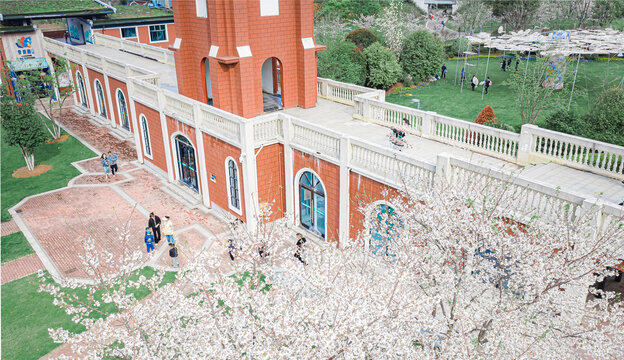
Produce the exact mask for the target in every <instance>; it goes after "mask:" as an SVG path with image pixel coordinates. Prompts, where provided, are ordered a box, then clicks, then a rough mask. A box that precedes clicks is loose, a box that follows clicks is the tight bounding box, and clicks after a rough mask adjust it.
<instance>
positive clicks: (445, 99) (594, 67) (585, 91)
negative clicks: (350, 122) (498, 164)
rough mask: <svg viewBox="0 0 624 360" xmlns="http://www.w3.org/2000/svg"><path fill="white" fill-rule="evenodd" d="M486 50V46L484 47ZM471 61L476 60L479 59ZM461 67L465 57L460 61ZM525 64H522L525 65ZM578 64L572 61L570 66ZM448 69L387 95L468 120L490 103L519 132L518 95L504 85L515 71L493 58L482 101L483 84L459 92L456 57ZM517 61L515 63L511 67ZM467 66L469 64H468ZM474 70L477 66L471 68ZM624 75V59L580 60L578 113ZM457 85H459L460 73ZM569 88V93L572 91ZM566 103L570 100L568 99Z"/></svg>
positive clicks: (539, 122) (540, 119)
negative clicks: (437, 77) (428, 80)
mask: <svg viewBox="0 0 624 360" xmlns="http://www.w3.org/2000/svg"><path fill="white" fill-rule="evenodd" d="M482 50H483V49H482ZM486 61H487V59H483V58H480V59H479V65H478V72H477V78H478V79H479V81H483V80H484V74H485V65H486ZM469 62H473V63H476V59H474V60H470V61H469ZM459 64H460V70H461V66H462V65H463V60H460V62H459ZM522 65H523V63H522V62H521V63H520V67H522ZM572 65H573V66H576V62H575V63H574V64H569V65H568V66H572ZM446 66H447V68H448V70H447V75H446V79H445V80H444V79H443V80H440V81H436V82H433V83H430V84H429V85H426V86H422V87H418V88H415V89H410V90H406V91H403V92H401V93H398V94H392V95H389V96H387V97H386V100H387V101H388V102H391V103H395V104H400V105H405V106H410V107H416V105H415V104H414V103H412V102H411V99H412V98H416V99H420V108H421V110H427V111H435V112H437V113H439V114H442V115H447V116H452V117H455V118H459V119H462V120H467V121H471V122H472V121H474V119H475V118H476V117H477V115H479V112H481V110H482V109H483V108H484V107H485V106H486V105H491V106H492V108H493V109H494V114H495V115H496V116H497V118H498V119H499V121H502V122H505V123H508V124H510V125H512V126H514V128H515V129H516V131H520V126H521V125H522V120H521V119H520V113H519V110H518V105H517V101H516V100H517V97H516V94H515V93H513V92H512V90H511V89H510V88H509V87H508V86H504V85H502V83H503V82H504V81H505V79H506V78H507V77H508V76H509V75H510V74H512V73H513V72H509V71H507V72H502V71H501V69H500V59H494V58H491V59H490V66H489V69H488V76H490V78H491V79H492V82H493V85H492V86H491V87H490V89H489V94H488V95H486V96H485V98H484V100H481V89H482V88H481V87H479V88H478V91H474V92H473V91H471V90H470V84H467V83H464V89H463V92H461V93H460V88H459V86H458V85H454V78H455V69H456V68H457V60H447V61H446ZM514 66H515V61H514V62H512V70H513V68H514ZM467 68H468V67H467ZM472 68H473V69H474V67H472ZM622 75H624V61H610V62H607V61H581V62H580V65H579V69H578V76H577V79H576V84H575V90H574V97H573V99H572V109H573V110H575V111H576V112H577V113H578V114H584V113H585V112H587V111H588V110H589V109H590V108H591V105H592V104H593V102H594V100H595V99H596V96H598V95H599V94H600V92H602V91H603V90H604V89H606V88H609V87H613V86H617V85H618V84H619V83H620V81H621V80H622ZM457 78H458V84H459V75H458V76H457ZM466 78H467V79H468V81H469V80H470V79H471V78H472V72H471V71H469V70H468V71H467V72H466ZM562 91H566V92H568V94H569V90H565V89H564V90H562ZM407 94H411V95H407ZM565 104H566V105H567V101H566V102H565ZM545 115H546V114H540V116H539V117H538V120H537V125H542V123H543V121H544V119H545Z"/></svg>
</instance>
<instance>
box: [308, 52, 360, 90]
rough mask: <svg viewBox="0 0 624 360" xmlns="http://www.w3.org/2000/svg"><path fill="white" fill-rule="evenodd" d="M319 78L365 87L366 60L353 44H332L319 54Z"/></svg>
mask: <svg viewBox="0 0 624 360" xmlns="http://www.w3.org/2000/svg"><path fill="white" fill-rule="evenodd" d="M317 68H318V76H320V77H326V78H330V79H333V80H336V81H343V82H346V83H351V84H356V85H364V82H365V81H366V60H365V59H364V55H362V53H361V52H360V51H359V50H358V49H357V48H356V47H355V45H354V44H353V43H352V42H344V43H338V44H331V45H328V46H327V49H326V50H325V51H321V52H320V53H319V54H318V61H317Z"/></svg>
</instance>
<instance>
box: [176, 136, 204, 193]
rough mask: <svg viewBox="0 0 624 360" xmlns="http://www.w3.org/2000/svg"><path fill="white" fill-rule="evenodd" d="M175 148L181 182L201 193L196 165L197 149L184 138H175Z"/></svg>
mask: <svg viewBox="0 0 624 360" xmlns="http://www.w3.org/2000/svg"><path fill="white" fill-rule="evenodd" d="M175 147H176V149H177V152H178V174H179V180H180V181H182V182H183V183H184V184H186V185H188V186H189V187H191V188H192V189H193V190H195V191H199V187H198V183H197V166H196V165H195V149H194V148H193V145H192V144H191V142H190V141H189V140H188V139H187V138H186V137H184V136H182V135H178V136H176V137H175Z"/></svg>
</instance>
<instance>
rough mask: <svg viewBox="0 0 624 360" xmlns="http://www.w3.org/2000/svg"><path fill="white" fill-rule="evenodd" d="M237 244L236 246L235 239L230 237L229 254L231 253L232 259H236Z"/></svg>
mask: <svg viewBox="0 0 624 360" xmlns="http://www.w3.org/2000/svg"><path fill="white" fill-rule="evenodd" d="M235 251H236V246H234V239H228V254H230V260H232V261H234V252H235Z"/></svg>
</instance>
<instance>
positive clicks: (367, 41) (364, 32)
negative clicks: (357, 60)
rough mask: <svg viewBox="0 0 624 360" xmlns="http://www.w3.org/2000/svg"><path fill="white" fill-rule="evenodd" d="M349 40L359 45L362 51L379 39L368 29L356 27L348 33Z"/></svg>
mask: <svg viewBox="0 0 624 360" xmlns="http://www.w3.org/2000/svg"><path fill="white" fill-rule="evenodd" d="M347 40H348V41H351V42H352V43H354V44H355V46H357V48H358V49H360V51H364V49H366V48H367V47H369V46H370V45H372V44H374V43H375V42H377V41H378V39H377V35H375V34H374V33H373V32H372V31H370V30H368V29H356V30H353V31H351V32H350V33H348V34H347Z"/></svg>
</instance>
